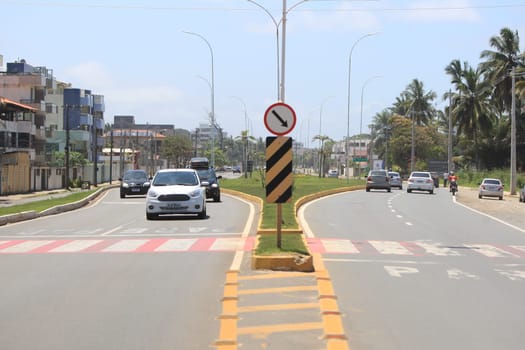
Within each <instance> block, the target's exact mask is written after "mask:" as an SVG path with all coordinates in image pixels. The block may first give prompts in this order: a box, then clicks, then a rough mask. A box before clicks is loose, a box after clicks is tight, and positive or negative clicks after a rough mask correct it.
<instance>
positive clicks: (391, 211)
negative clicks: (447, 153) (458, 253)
mask: <svg viewBox="0 0 525 350" xmlns="http://www.w3.org/2000/svg"><path fill="white" fill-rule="evenodd" d="M299 216H300V217H301V220H302V221H305V222H306V225H303V226H305V231H306V234H307V235H308V234H309V232H310V231H311V232H312V234H313V235H314V236H315V237H317V238H323V237H324V238H334V239H351V240H355V241H366V240H392V241H400V242H404V241H436V242H441V243H443V244H448V245H460V244H462V243H466V242H475V243H479V242H487V243H489V242H490V243H501V244H523V243H524V242H525V241H524V239H525V235H523V233H522V232H520V231H518V230H515V229H513V228H511V227H505V226H502V225H500V224H499V223H498V222H497V221H495V220H493V219H491V218H490V217H487V216H484V215H482V214H480V213H477V212H473V211H471V210H469V209H468V208H465V207H463V206H461V205H458V204H457V203H454V201H453V198H452V196H451V195H450V193H449V192H448V190H446V189H439V190H436V192H435V193H434V194H433V195H431V194H428V193H423V192H421V193H418V192H412V193H410V194H409V193H406V191H392V193H387V192H379V191H376V192H365V191H352V192H345V193H341V194H337V195H333V196H329V197H324V198H321V199H319V200H316V201H314V202H311V203H308V204H306V205H304V206H303V207H301V208H300V209H299Z"/></svg>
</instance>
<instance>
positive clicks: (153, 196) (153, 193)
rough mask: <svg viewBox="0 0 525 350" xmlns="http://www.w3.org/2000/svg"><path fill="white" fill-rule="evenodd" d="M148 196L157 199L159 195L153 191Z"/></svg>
mask: <svg viewBox="0 0 525 350" xmlns="http://www.w3.org/2000/svg"><path fill="white" fill-rule="evenodd" d="M147 196H148V197H151V198H156V197H157V196H158V193H157V192H155V191H153V190H149V191H148V194H147Z"/></svg>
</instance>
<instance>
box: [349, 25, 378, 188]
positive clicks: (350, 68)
mask: <svg viewBox="0 0 525 350" xmlns="http://www.w3.org/2000/svg"><path fill="white" fill-rule="evenodd" d="M379 33H380V32H373V33H368V34H365V35H363V36H362V37H360V38H359V39H357V40H356V41H355V43H354V45H352V48H351V49H350V54H349V55H348V99H347V110H346V142H345V171H346V182H347V183H348V182H349V175H350V174H349V171H348V139H349V138H350V77H351V72H352V52H353V51H354V48H355V46H356V45H357V43H358V42H360V41H361V40H362V39H364V38H366V37H369V36H372V35H376V34H379Z"/></svg>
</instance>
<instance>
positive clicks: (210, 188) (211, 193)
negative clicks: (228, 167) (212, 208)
mask: <svg viewBox="0 0 525 350" xmlns="http://www.w3.org/2000/svg"><path fill="white" fill-rule="evenodd" d="M195 170H197V174H198V175H199V179H200V181H201V185H202V186H203V187H206V199H208V198H213V201H214V202H220V201H221V189H220V187H219V179H222V176H220V175H219V176H217V174H215V170H213V169H212V168H208V169H195Z"/></svg>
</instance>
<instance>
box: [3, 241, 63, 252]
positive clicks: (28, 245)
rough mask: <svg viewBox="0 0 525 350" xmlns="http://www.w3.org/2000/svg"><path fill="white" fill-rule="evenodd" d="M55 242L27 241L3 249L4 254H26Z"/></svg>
mask: <svg viewBox="0 0 525 350" xmlns="http://www.w3.org/2000/svg"><path fill="white" fill-rule="evenodd" d="M53 242H54V241H26V242H21V243H19V244H16V245H14V246H11V247H8V248H5V249H1V250H0V252H2V253H26V252H30V251H32V250H33V249H37V248H40V247H43V246H45V245H46V244H49V243H53Z"/></svg>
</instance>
